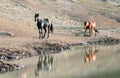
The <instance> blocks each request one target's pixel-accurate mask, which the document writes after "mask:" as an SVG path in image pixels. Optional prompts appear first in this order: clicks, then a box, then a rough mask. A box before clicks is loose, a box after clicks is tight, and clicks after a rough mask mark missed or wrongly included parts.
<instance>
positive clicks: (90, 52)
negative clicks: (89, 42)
mask: <svg viewBox="0 0 120 78" xmlns="http://www.w3.org/2000/svg"><path fill="white" fill-rule="evenodd" d="M98 51H99V50H98V49H96V46H95V47H89V46H88V47H85V55H84V61H85V62H87V63H88V62H91V61H96V54H97V52H98Z"/></svg>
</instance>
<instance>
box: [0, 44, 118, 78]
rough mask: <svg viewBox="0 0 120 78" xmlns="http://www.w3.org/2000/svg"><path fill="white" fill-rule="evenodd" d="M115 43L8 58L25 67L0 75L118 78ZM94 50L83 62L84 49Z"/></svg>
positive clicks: (4, 77)
mask: <svg viewBox="0 0 120 78" xmlns="http://www.w3.org/2000/svg"><path fill="white" fill-rule="evenodd" d="M119 47H120V45H114V46H82V47H81V46H78V47H73V48H72V49H71V50H68V51H64V52H61V53H58V54H52V55H46V56H40V57H39V56H37V57H32V58H25V59H21V60H17V61H11V62H14V63H17V64H25V65H27V67H25V69H22V70H18V71H13V72H7V73H1V74H0V78H120V74H119V73H120V63H119V59H120V48H119ZM95 51H96V60H91V61H89V62H85V61H84V56H85V55H86V53H88V54H89V53H90V52H95ZM38 61H39V63H38ZM38 64H39V66H37V65H38Z"/></svg>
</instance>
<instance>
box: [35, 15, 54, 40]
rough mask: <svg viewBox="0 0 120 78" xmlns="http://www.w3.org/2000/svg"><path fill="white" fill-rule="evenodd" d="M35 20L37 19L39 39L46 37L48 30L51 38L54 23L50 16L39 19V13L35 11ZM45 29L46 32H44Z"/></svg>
mask: <svg viewBox="0 0 120 78" xmlns="http://www.w3.org/2000/svg"><path fill="white" fill-rule="evenodd" d="M34 18H35V22H36V21H37V27H38V30H39V39H40V38H41V39H43V38H45V35H46V32H48V35H47V38H49V31H51V32H53V24H52V22H51V23H50V22H49V19H48V18H44V19H39V13H35V16H34ZM43 29H44V33H43Z"/></svg>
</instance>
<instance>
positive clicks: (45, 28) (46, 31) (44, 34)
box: [42, 27, 47, 38]
mask: <svg viewBox="0 0 120 78" xmlns="http://www.w3.org/2000/svg"><path fill="white" fill-rule="evenodd" d="M44 31H45V32H44V35H43V37H42V38H44V37H45V35H46V32H47V30H46V27H44Z"/></svg>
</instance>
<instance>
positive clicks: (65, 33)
mask: <svg viewBox="0 0 120 78" xmlns="http://www.w3.org/2000/svg"><path fill="white" fill-rule="evenodd" d="M93 5H94V6H93ZM119 10H120V8H119V7H118V5H117V4H112V3H109V2H102V1H99V0H44V1H43V0H1V1H0V32H10V33H12V34H13V35H14V37H2V36H0V46H1V47H8V46H10V47H16V46H18V47H19V46H22V45H24V44H26V43H32V42H37V41H41V42H46V41H48V42H58V43H61V44H64V43H77V42H85V41H86V40H88V39H89V38H85V37H83V36H82V34H83V33H81V32H83V31H84V30H83V29H82V28H83V21H86V20H91V19H94V20H95V21H96V23H97V28H99V29H107V30H108V29H116V28H119V29H120V23H119V18H120V16H119V15H120V11H119ZM35 12H39V13H40V16H41V18H45V17H48V18H49V19H50V20H52V21H53V25H54V27H55V28H54V29H55V32H54V33H53V34H52V35H50V38H49V39H44V40H39V39H38V30H37V27H36V23H35V22H34V13H35ZM104 31H106V30H104ZM79 34H80V35H79ZM103 34H105V36H106V35H108V33H103ZM75 35H76V36H75ZM101 35H102V33H101ZM111 35H114V34H112V33H111Z"/></svg>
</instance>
